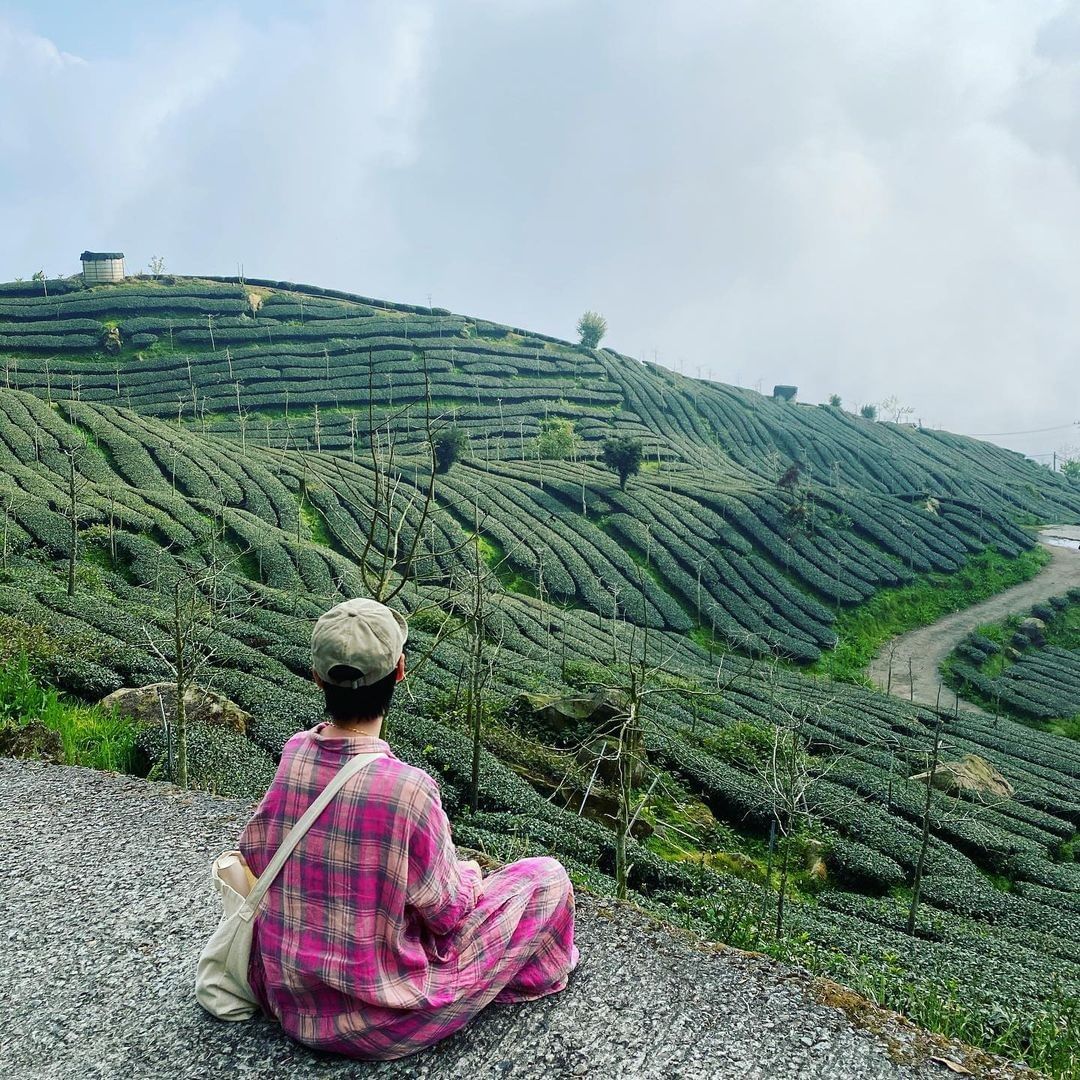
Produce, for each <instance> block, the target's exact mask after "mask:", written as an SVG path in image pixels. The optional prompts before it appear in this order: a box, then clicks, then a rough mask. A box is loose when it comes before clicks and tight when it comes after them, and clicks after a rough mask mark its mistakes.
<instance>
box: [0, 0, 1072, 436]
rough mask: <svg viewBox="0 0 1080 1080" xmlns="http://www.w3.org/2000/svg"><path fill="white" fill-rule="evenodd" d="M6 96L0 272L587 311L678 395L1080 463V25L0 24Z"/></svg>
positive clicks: (0, 120)
mask: <svg viewBox="0 0 1080 1080" xmlns="http://www.w3.org/2000/svg"><path fill="white" fill-rule="evenodd" d="M0 102H2V103H3V104H2V106H0V280H9V279H11V278H14V277H16V276H19V277H29V276H30V275H31V274H32V273H33V272H34V271H35V270H37V269H41V268H44V269H45V270H46V271H47V272H48V273H49V274H50V275H55V274H66V273H71V272H73V271H75V270H77V269H78V254H79V252H80V251H81V250H82V249H83V248H91V249H99V250H112V249H120V250H123V251H125V252H126V254H127V257H128V266H129V268H131V269H135V270H137V269H139V268H142V267H145V266H147V264H148V263H149V260H150V258H151V256H153V255H161V256H162V257H163V258H164V259H165V260H166V264H167V268H168V269H169V270H171V271H173V272H176V273H182V274H193V273H200V272H201V273H217V274H223V273H224V274H230V273H236V271H237V267H238V266H239V265H241V264H242V265H243V267H244V270H245V272H246V273H247V274H248V275H249V276H251V277H270V278H287V279H290V280H294V281H306V282H312V283H315V284H320V285H326V286H332V287H335V288H340V289H349V290H353V291H356V292H361V293H365V294H369V295H375V296H381V297H388V298H392V299H395V300H404V301H410V302H414V303H427V302H428V297H429V296H430V297H431V302H432V303H433V304H436V305H440V306H444V307H449V308H452V309H453V310H455V311H461V312H467V313H470V314H475V315H481V316H484V317H487V318H491V319H494V320H497V321H501V322H509V323H513V324H516V325H521V326H527V327H530V328H533V329H536V330H541V331H544V332H547V333H553V334H558V335H562V336H568V337H569V336H572V335H573V328H574V324H575V322H576V319H577V316H578V315H579V314H580V313H581V312H582V311H583V310H585V309H586V308H591V309H595V310H598V311H600V312H602V313H603V314H604V315H605V316H606V317H607V319H608V323H609V326H610V331H609V335H608V338H607V340H606V342H605V343H606V344H610V345H611V346H612V347H614V348H617V349H620V350H621V351H624V352H628V353H632V354H634V355H640V356H643V357H646V358H648V359H653V358H655V359H657V360H659V361H660V362H661V363H664V364H667V365H669V366H671V367H675V368H677V369H679V370H682V371H684V372H685V373H687V374H689V375H695V376H696V375H701V376H703V377H709V378H716V379H720V380H723V381H726V382H735V383H738V384H740V385H743V386H748V387H751V388H757V387H760V388H763V389H764V390H766V391H768V390H770V389H771V387H772V385H773V384H774V383H777V382H785V383H788V382H790V383H795V384H797V385H798V386H799V388H800V399H801V400H804V401H821V400H824V399H825V398H826V397H827V396H828V395H829V394H831V393H838V394H840V395H842V397H843V399H844V402H845V404H847V405H850V406H856V405H859V404H862V403H864V402H878V401H881V400H883V399H886V398H889V397H894V396H895V397H896V398H898V399H899V401H900V402H901V403H902V404H906V405H910V406H911V407H912V408H913V410H914V416H915V417H916V418H922V420H923V422H924V423H926V424H928V425H929V424H932V425H935V426H942V427H947V428H950V429H951V430H954V431H960V432H964V433H969V434H990V433H993V434H994V435H995V441H997V442H1001V443H1002V444H1004V445H1008V446H1012V447H1015V448H1016V449H1021V450H1024V451H1025V452H1028V453H1032V454H1048V453H1049V452H1051V451H1053V450H1058V451H1059V453H1061V452H1063V453H1075V454H1077V455H1080V425H1078V424H1077V421H1080V393H1078V392H1077V368H1078V361H1080V3H1066V2H1059V0H1055V2H1050V0H1045V2H1044V0H1016V2H1009V0H994V2H979V0H950V2H948V3H941V0H926V2H922V0H904V2H903V3H897V2H896V0H849V2H840V0H775V2H766V0H756V2H744V0H723V2H716V0H697V2H689V0H687V2H681V0H578V2H575V0H440V2H434V0H433V2H427V3H425V2H422V0H416V2H413V0H395V2H393V3H391V2H385V3H382V2H377V0H370V2H362V0H325V2H321V0H293V2H291V3H290V2H285V0H258V2H257V3H254V2H252V3H249V2H245V0H234V2H231V3H230V2H228V0H217V2H199V0H185V2H183V3H180V2H175V3H157V4H137V3H135V2H134V0H131V2H119V0H96V2H95V3H92V4H91V3H85V2H82V0H50V2H49V3H39V2H37V0H25V2H22V3H18V2H5V0H0ZM998 433H1017V434H998Z"/></svg>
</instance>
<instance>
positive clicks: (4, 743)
mask: <svg viewBox="0 0 1080 1080" xmlns="http://www.w3.org/2000/svg"><path fill="white" fill-rule="evenodd" d="M0 757H12V758H31V759H33V760H34V761H48V762H50V763H51V764H53V765H63V764H64V744H63V741H62V740H61V738H60V732H58V731H53V729H52V728H49V727H46V726H45V725H44V724H43V723H41V721H40V720H32V721H30V723H28V724H20V725H18V726H15V725H14V724H11V725H5V726H3V727H0Z"/></svg>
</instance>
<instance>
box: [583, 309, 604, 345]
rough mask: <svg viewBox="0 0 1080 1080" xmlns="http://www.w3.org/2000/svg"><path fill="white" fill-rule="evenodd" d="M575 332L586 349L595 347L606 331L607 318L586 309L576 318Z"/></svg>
mask: <svg viewBox="0 0 1080 1080" xmlns="http://www.w3.org/2000/svg"><path fill="white" fill-rule="evenodd" d="M577 332H578V335H579V337H580V341H581V344H582V345H583V346H584V347H585V348H586V349H595V348H596V346H597V345H599V344H600V341H601V339H602V338H603V336H604V335H605V334H606V333H607V319H605V318H604V316H603V315H600V314H598V313H597V312H595V311H586V312H585V314H584V315H582V316H581V318H580V319H578V324H577Z"/></svg>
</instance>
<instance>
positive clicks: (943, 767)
mask: <svg viewBox="0 0 1080 1080" xmlns="http://www.w3.org/2000/svg"><path fill="white" fill-rule="evenodd" d="M911 779H912V780H918V781H921V782H922V783H924V784H925V783H926V782H927V781H928V780H929V779H930V771H929V770H927V771H926V772H921V773H918V774H917V775H915V776H913V777H912V778H911ZM934 787H935V788H937V789H938V790H939V791H945V792H948V794H950V795H960V794H961V793H963V792H969V793H970V794H973V795H977V796H980V797H981V796H983V795H989V796H991V797H992V798H995V799H1011V798H1012V796H1013V786H1012V784H1010V783H1009V781H1008V780H1006V779H1005V777H1004V776H1002V775H1001V773H999V772H998V771H997V769H995V768H994V766H993V765H991V764H990V762H989V761H987V760H986V759H985V758H981V757H979V756H978V754H965V755H964V756H963V757H962V758H961V759H960V760H959V761H943V762H941V764H939V765H938V767H937V771H936V772H935V773H934Z"/></svg>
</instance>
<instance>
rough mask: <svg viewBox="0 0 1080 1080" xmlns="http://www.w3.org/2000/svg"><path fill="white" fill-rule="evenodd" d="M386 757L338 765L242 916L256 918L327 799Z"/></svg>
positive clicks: (360, 758)
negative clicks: (362, 771)
mask: <svg viewBox="0 0 1080 1080" xmlns="http://www.w3.org/2000/svg"><path fill="white" fill-rule="evenodd" d="M381 757H386V755H385V754H357V755H355V756H354V757H352V758H350V759H349V761H348V762H347V763H346V764H345V765H342V767H341V768H340V769H338V771H337V774H336V775H335V776H334V779H333V780H331V781H330V783H329V784H327V785H326V787H324V788H323V789H322V791H320V792H319V795H318V797H317V798H316V799H315V801H314V802H313V803H312V804H311V805H310V806H309V807H308V808H307V810H306V811H304V815H303V817H301V818H300V820H299V821H298V822H297V823H296V824H295V825H294V826H293V827H292V828H291V829H290V830H289V832H288V835H287V836H286V837H285V839H284V840H282V841H281V846H280V847H279V848H278V849H277V851H275V852H274V857H273V858H272V859H271V860H270V862H269V863H268V864H267V867H266V869H265V870H264V871H263V872H262V873H261V874H260V875H259V880H258V881H257V882H256V883H255V886H254V888H253V889H252V890H251V892H250V893H248V896H247V900H246V901H245V903H244V905H243V907H241V909H240V910H239V911H238V912H237V914H238V915H239V916H240V918H241V919H246V920H250V919H252V918H254V916H255V912H256V911H257V910H258V908H259V904H260V903H261V902H262V898H263V897H264V896H265V895H266V890H267V889H269V888H270V886H271V885H273V883H274V878H276V877H277V876H278V873H279V872H280V870H281V868H282V867H283V866H284V865H285V860H286V859H287V858H288V857H289V856H290V855H291V854H292V852H293V848H295V847H296V845H297V844H299V843H300V841H301V840H302V839H303V836H304V833H306V832H307V831H308V829H310V828H311V826H312V825H314V824H315V819H316V818H317V817H318V816H319V815H320V814H321V813H322V812H323V811H324V810H325V809H326V805H327V803H329V802H330V800H331V799H332V798H333V797H334V796H335V795H336V794H337V793H338V792H339V791H340V790H341V788H342V787H343V786H344V785H345V784H347V783H348V782H349V780H350V779H351V778H352V777H353V776H355V775H356V774H357V773H358V772H359V771H360V770H361V769H362V768H363V767H364V766H365V765H368V764H370V763H371V762H372V761H374V760H375V759H376V758H381Z"/></svg>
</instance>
